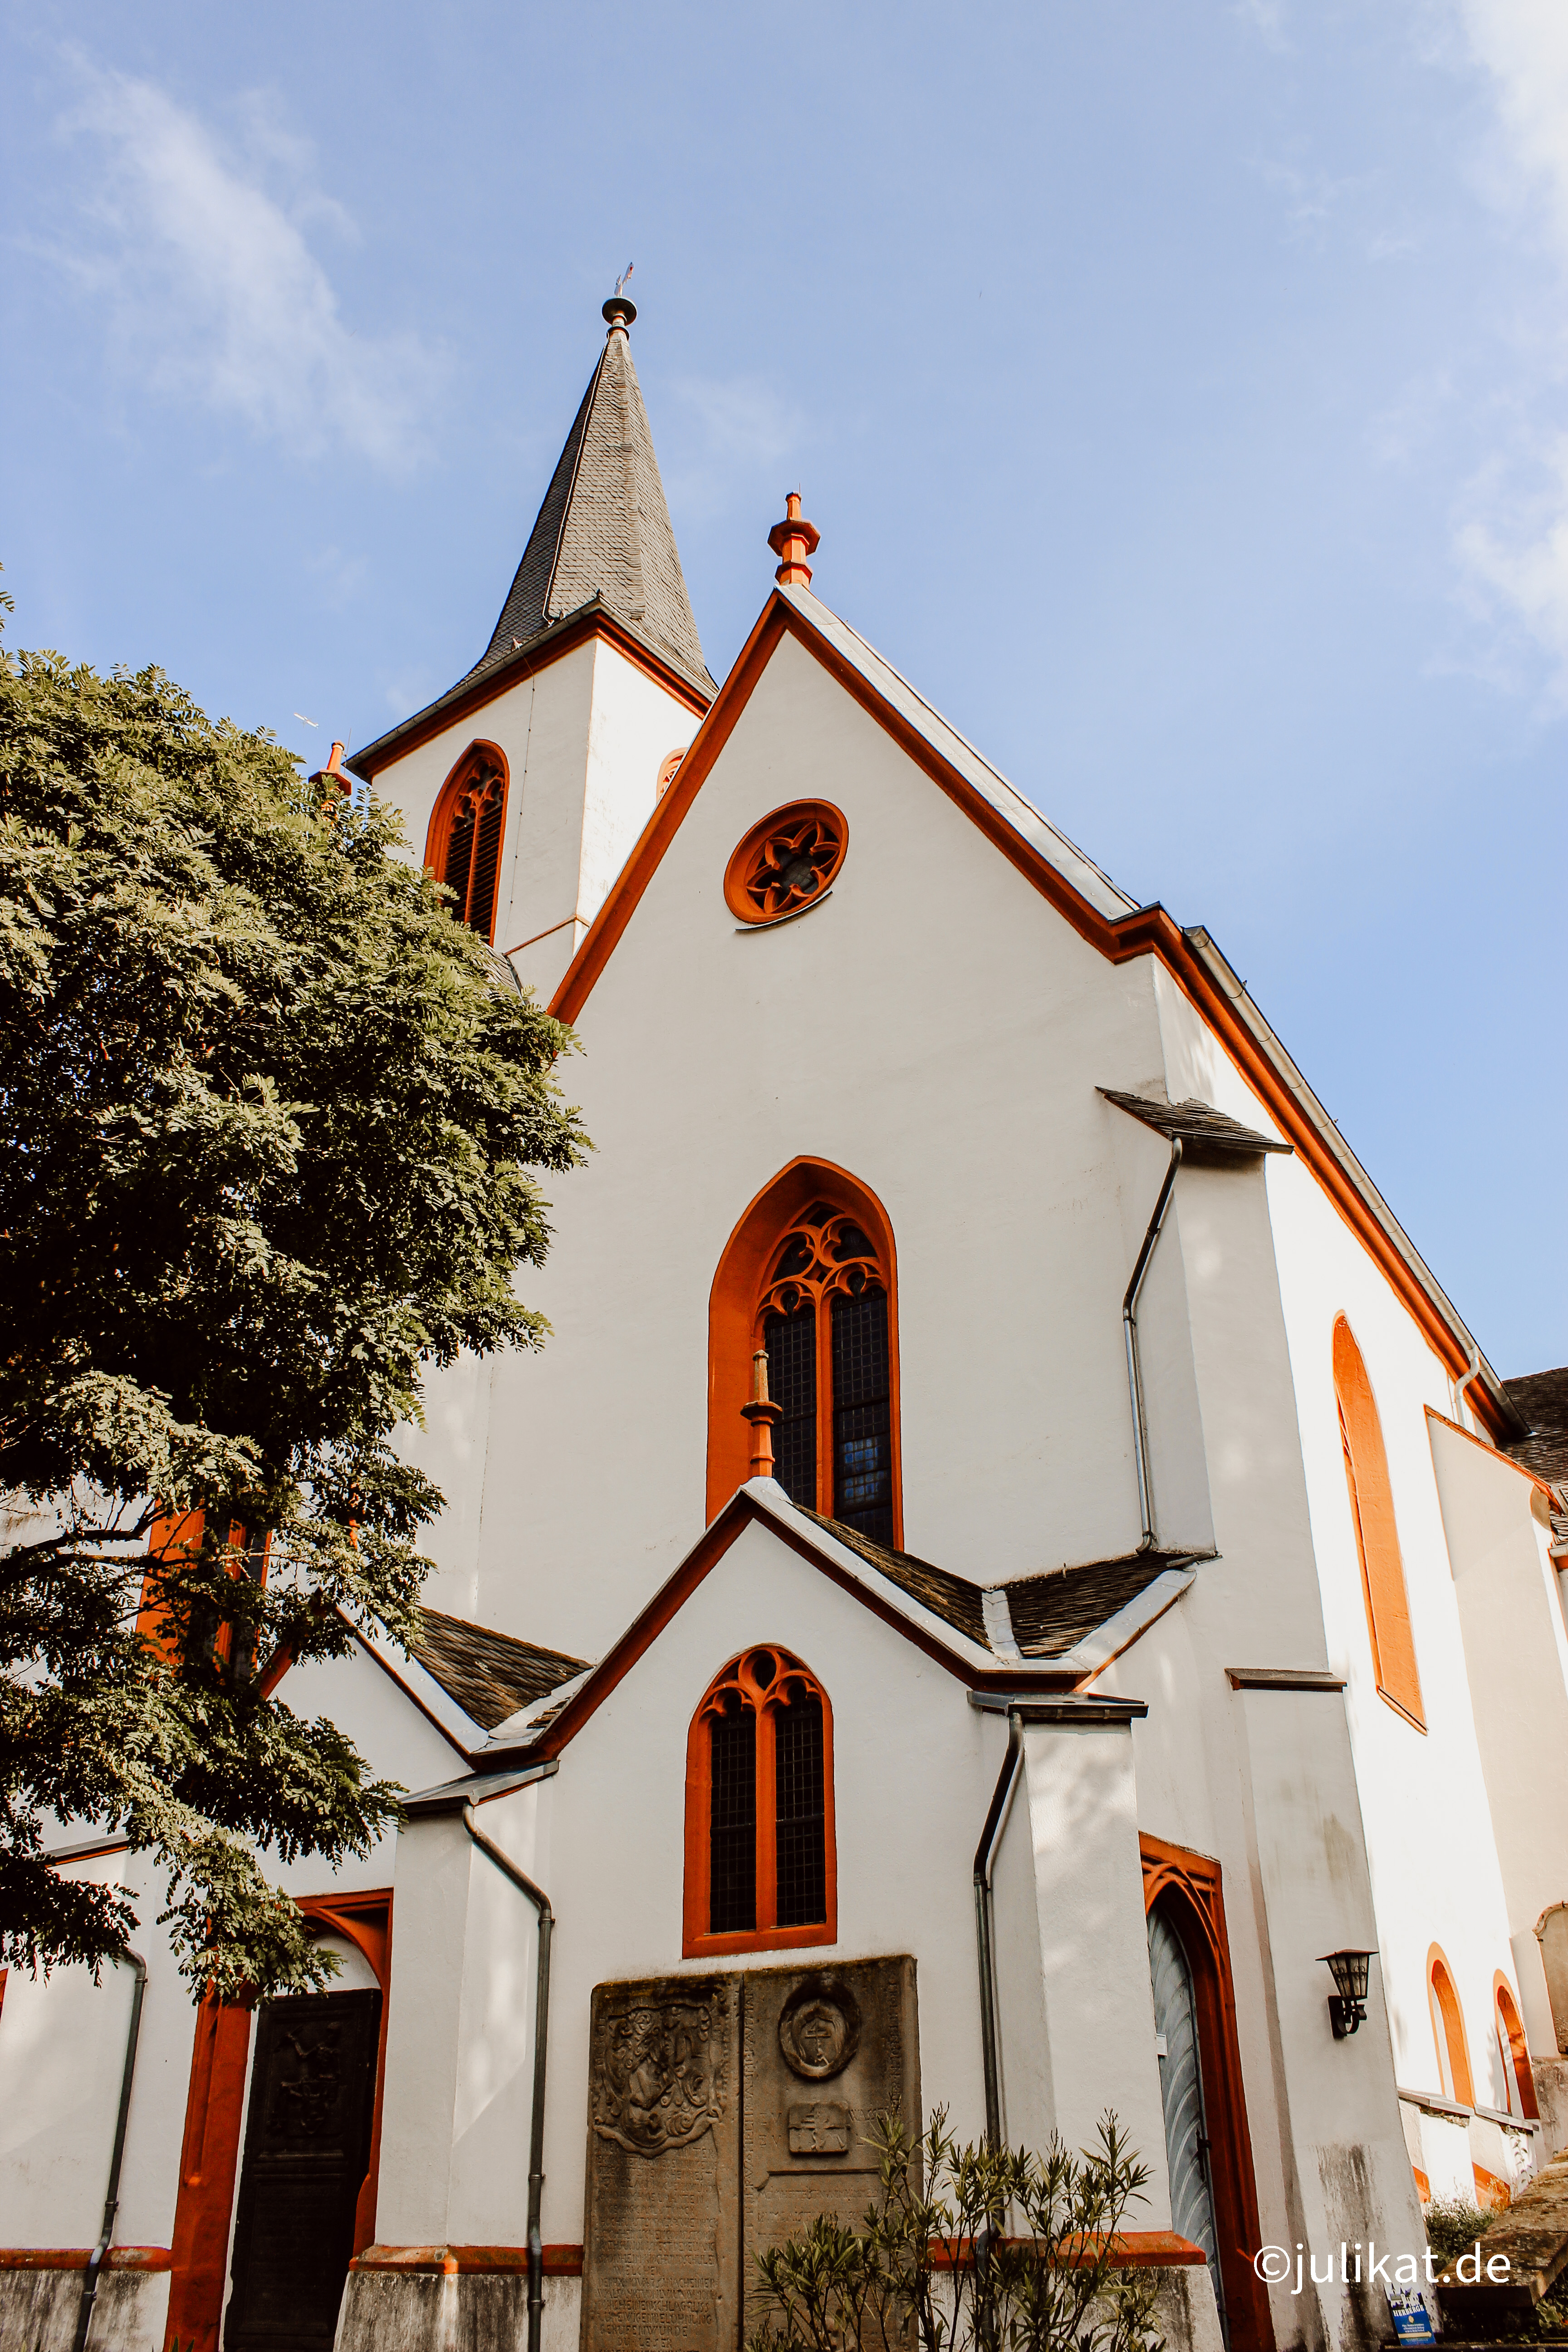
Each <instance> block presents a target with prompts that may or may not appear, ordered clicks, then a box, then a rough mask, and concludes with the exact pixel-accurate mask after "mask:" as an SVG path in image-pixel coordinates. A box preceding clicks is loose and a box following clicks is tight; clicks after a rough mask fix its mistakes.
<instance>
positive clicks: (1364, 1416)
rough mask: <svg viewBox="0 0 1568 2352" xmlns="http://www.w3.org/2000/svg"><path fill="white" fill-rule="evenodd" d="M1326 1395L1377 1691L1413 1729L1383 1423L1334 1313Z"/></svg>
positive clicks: (1414, 1684) (1413, 1700)
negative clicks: (1333, 1415) (1331, 1405)
mask: <svg viewBox="0 0 1568 2352" xmlns="http://www.w3.org/2000/svg"><path fill="white" fill-rule="evenodd" d="M1333 1364H1334V1397H1335V1400H1336V1402H1337V1404H1338V1406H1339V1417H1340V1444H1341V1450H1342V1454H1343V1458H1344V1469H1345V1486H1346V1489H1347V1491H1348V1493H1349V1496H1350V1505H1351V1519H1352V1524H1353V1526H1354V1528H1355V1541H1356V1556H1357V1559H1359V1561H1360V1563H1361V1586H1362V1599H1363V1601H1364V1602H1365V1604H1366V1628H1367V1636H1368V1639H1369V1640H1370V1642H1371V1643H1372V1659H1373V1672H1374V1675H1375V1676H1376V1681H1377V1691H1378V1696H1379V1697H1380V1698H1382V1699H1384V1701H1385V1702H1386V1703H1387V1705H1388V1706H1391V1707H1392V1708H1393V1709H1394V1713H1395V1715H1398V1716H1400V1717H1403V1718H1404V1720H1405V1722H1406V1723H1408V1724H1409V1725H1410V1726H1411V1727H1412V1728H1413V1729H1414V1730H1416V1731H1420V1732H1423V1733H1424V1732H1425V1731H1426V1707H1425V1706H1424V1705H1423V1702H1422V1697H1421V1675H1420V1669H1419V1668H1418V1666H1417V1664H1416V1662H1415V1633H1414V1632H1413V1630H1412V1628H1411V1623H1410V1594H1409V1591H1408V1589H1407V1587H1406V1585H1405V1562H1404V1559H1403V1557H1402V1556H1401V1553H1400V1549H1399V1528H1398V1526H1397V1523H1396V1521H1395V1519H1394V1488H1393V1486H1392V1485H1391V1483H1390V1480H1389V1475H1388V1455H1387V1452H1386V1450H1385V1449H1384V1443H1383V1423H1382V1422H1381V1421H1380V1419H1379V1418H1378V1411H1377V1401H1376V1399H1375V1398H1374V1397H1373V1392H1372V1382H1371V1381H1370V1380H1369V1379H1368V1377H1367V1370H1366V1363H1365V1360H1364V1359H1363V1355H1362V1352H1361V1349H1360V1348H1359V1347H1358V1346H1357V1345H1356V1339H1355V1334H1354V1333H1353V1332H1352V1329H1351V1327H1350V1325H1349V1323H1348V1322H1347V1320H1346V1319H1345V1318H1344V1317H1343V1316H1342V1315H1341V1316H1340V1317H1338V1318H1337V1319H1336V1320H1335V1323H1334V1339H1333Z"/></svg>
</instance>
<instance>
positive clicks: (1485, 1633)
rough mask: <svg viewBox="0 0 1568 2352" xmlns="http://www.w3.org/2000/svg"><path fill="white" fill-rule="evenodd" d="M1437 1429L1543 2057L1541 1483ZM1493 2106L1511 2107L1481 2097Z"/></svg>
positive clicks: (1470, 1658) (1436, 1459) (1559, 1742)
mask: <svg viewBox="0 0 1568 2352" xmlns="http://www.w3.org/2000/svg"><path fill="white" fill-rule="evenodd" d="M1427 1429H1428V1433H1429V1435H1430V1439H1431V1445H1432V1462H1433V1468H1434V1470H1435V1472H1436V1480H1437V1493H1438V1498H1439V1501H1440V1504H1441V1507H1442V1513H1443V1527H1444V1531H1445V1533H1446V1535H1447V1545H1448V1558H1449V1560H1450V1562H1451V1564H1452V1568H1453V1575H1454V1590H1455V1593H1456V1595H1457V1597H1458V1610H1459V1622H1460V1625H1461V1628H1462V1631H1463V1638H1464V1645H1465V1655H1466V1660H1467V1663H1468V1669H1469V1683H1470V1690H1471V1695H1472V1698H1473V1701H1474V1706H1475V1716H1476V1731H1477V1736H1478V1738H1479V1745H1480V1754H1481V1762H1482V1766H1483V1769H1484V1771H1485V1775H1486V1783H1487V1789H1488V1791H1489V1796H1490V1800H1491V1819H1492V1829H1493V1833H1494V1835H1495V1837H1496V1839H1497V1850H1498V1860H1499V1863H1500V1867H1501V1871H1502V1881H1503V1886H1504V1889H1505V1893H1506V1899H1507V1903H1508V1918H1509V1929H1510V1938H1511V1942H1512V1948H1513V1969H1512V1975H1513V1981H1514V1983H1515V1985H1516V1986H1517V1988H1518V1991H1519V1997H1520V2006H1521V2013H1522V2016H1523V2020H1524V2029H1525V2033H1526V2036H1527V2038H1528V2040H1529V2042H1530V2047H1531V2051H1532V2052H1534V2053H1537V2054H1538V2055H1540V2056H1541V2057H1543V2058H1549V2057H1554V2056H1555V2055H1556V2051H1557V2036H1556V2033H1555V2032H1554V2030H1553V2027H1552V2005H1551V2002H1550V2000H1548V1998H1547V1991H1546V1977H1545V1971H1544V1970H1543V1969H1542V1964H1541V1947H1540V1945H1539V1944H1538V1943H1537V1942H1536V1940H1535V1935H1534V1928H1535V1923H1536V1921H1537V1920H1538V1919H1539V1918H1540V1916H1541V1915H1542V1912H1543V1911H1544V1910H1545V1909H1546V1908H1547V1906H1548V1905H1550V1904H1552V1903H1561V1902H1563V1901H1568V1785H1565V1783H1564V1780H1563V1772H1562V1769H1561V1760H1560V1759H1562V1758H1563V1755H1564V1754H1568V1638H1565V1636H1564V1630H1563V1611H1562V1607H1561V1597H1560V1595H1559V1592H1558V1590H1557V1575H1556V1570H1555V1568H1554V1566H1553V1564H1552V1558H1551V1555H1550V1552H1549V1550H1548V1545H1549V1544H1550V1542H1551V1532H1552V1531H1551V1522H1550V1519H1549V1517H1547V1509H1546V1505H1545V1503H1544V1501H1543V1500H1542V1496H1541V1494H1540V1490H1539V1489H1538V1488H1537V1486H1536V1485H1535V1482H1534V1480H1533V1479H1531V1477H1530V1476H1529V1475H1528V1474H1527V1473H1526V1472H1524V1471H1522V1470H1521V1469H1520V1467H1519V1466H1518V1465H1517V1464H1516V1463H1513V1462H1510V1461H1509V1460H1508V1459H1507V1457H1506V1456H1504V1455H1502V1454H1496V1453H1494V1452H1493V1451H1492V1450H1491V1449H1490V1448H1489V1447H1488V1446H1486V1445H1483V1444H1479V1442H1478V1441H1477V1440H1476V1439H1474V1438H1472V1437H1469V1436H1467V1435H1466V1434H1465V1433H1464V1432H1462V1431H1461V1430H1458V1429H1455V1428H1453V1427H1452V1426H1450V1424H1449V1423H1447V1422H1445V1421H1442V1420H1440V1419H1438V1418H1437V1417H1436V1416H1435V1415H1429V1416H1428V1419H1427ZM1480 2095H1481V2098H1482V2100H1483V2104H1485V2105H1493V2106H1498V2107H1506V2106H1507V2105H1508V2104H1509V2102H1508V2098H1507V2095H1506V2089H1505V2090H1504V2095H1502V2096H1501V2097H1489V2096H1488V2095H1487V2094H1486V2093H1485V2092H1482V2093H1481V2094H1480Z"/></svg>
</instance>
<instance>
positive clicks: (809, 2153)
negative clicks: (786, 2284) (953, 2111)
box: [741, 1957, 921, 2340]
mask: <svg viewBox="0 0 1568 2352" xmlns="http://www.w3.org/2000/svg"><path fill="white" fill-rule="evenodd" d="M888 2107H897V2108H899V2109H900V2112H901V2114H902V2115H903V2116H904V2118H905V2120H906V2121H907V2123H908V2124H909V2126H910V2129H911V2130H913V2131H918V2130H919V2129H920V2126H921V2078H920V2031H919V2019H918V2014H917V2011H916V2007H915V1964H914V1961H913V1960H912V1959H910V1958H907V1957H901V1958H893V1959H882V1960H847V1961H845V1962H843V1963H842V1964H840V1965H838V1966H836V1967H835V1966H828V1967H816V1968H805V1969H749V1970H748V1971H747V1973H746V1977H745V1980H744V1990H743V1993H742V2097H741V2118H742V2121H741V2137H742V2219H743V2223H744V2231H745V2273H744V2283H743V2292H744V2298H745V2312H744V2334H745V2335H746V2336H749V2335H750V2334H751V2332H752V2329H753V2328H754V2327H756V2326H759V2325H760V2323H761V2320H762V2317H763V2302H762V2298H761V2296H760V2294H759V2293H758V2289H757V2276H756V2257H757V2255H758V2254H759V2253H760V2252H762V2251H763V2249H764V2248H765V2247H768V2246H772V2245H776V2244H777V2243H778V2242H779V2241H780V2240H781V2239H784V2238H789V2237H798V2236H799V2235H800V2234H801V2233H802V2232H803V2231H805V2230H807V2229H809V2228H810V2226H811V2224H812V2222H813V2221H816V2217H817V2215H818V2214H819V2213H830V2214H831V2215H832V2216H833V2218H834V2220H835V2221H839V2222H842V2223H845V2224H850V2223H853V2222H857V2221H859V2220H860V2218H861V2216H862V2214H863V2213H864V2212H865V2210H866V2208H867V2207H868V2205H870V2204H872V2203H874V2202H875V2200H876V2198H877V2195H878V2192H879V2178H878V2172H877V2158H876V2156H875V2153H874V2151H873V2150H872V2149H871V2148H870V2147H868V2146H867V2145H866V2142H867V2141H868V2138H869V2137H870V2132H871V2126H872V2125H873V2123H874V2121H875V2119H876V2117H877V2116H878V2115H879V2114H880V2113H881V2112H882V2111H883V2110H884V2109H885V2108H888ZM742 2340H743V2338H742Z"/></svg>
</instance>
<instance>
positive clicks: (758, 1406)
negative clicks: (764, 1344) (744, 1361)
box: [741, 1348, 784, 1478]
mask: <svg viewBox="0 0 1568 2352" xmlns="http://www.w3.org/2000/svg"><path fill="white" fill-rule="evenodd" d="M741 1412H742V1415H743V1416H744V1418H745V1419H746V1420H747V1421H749V1422H750V1423H751V1424H752V1477H753V1478H771V1477H772V1476H773V1423H774V1422H775V1421H777V1420H778V1419H779V1418H780V1416H781V1415H782V1413H783V1412H784V1407H783V1405H782V1404H774V1403H773V1400H772V1399H771V1398H770V1397H769V1395H768V1351H767V1349H765V1348H759V1349H757V1352H756V1354H755V1355H754V1356H753V1357H752V1401H751V1402H750V1404H743V1405H742V1407H741Z"/></svg>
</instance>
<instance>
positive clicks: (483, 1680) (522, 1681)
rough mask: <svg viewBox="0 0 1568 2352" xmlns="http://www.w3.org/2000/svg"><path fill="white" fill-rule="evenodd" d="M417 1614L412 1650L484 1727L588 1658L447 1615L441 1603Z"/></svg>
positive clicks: (540, 1695)
mask: <svg viewBox="0 0 1568 2352" xmlns="http://www.w3.org/2000/svg"><path fill="white" fill-rule="evenodd" d="M419 1615H420V1620H421V1623H422V1627H423V1632H422V1637H421V1639H420V1640H419V1641H417V1642H415V1643H412V1644H411V1649H412V1654H413V1655H414V1656H415V1657H416V1658H417V1659H418V1661H419V1663H420V1664H421V1665H422V1666H423V1667H424V1668H425V1671H426V1674H429V1675H434V1676H435V1678H436V1680H437V1682H438V1683H439V1684H440V1685H441V1687H442V1689H443V1690H444V1691H445V1692H446V1693H447V1696H448V1697H449V1698H453V1699H456V1701H457V1703H458V1706H460V1707H461V1708H462V1710H463V1712H464V1714H465V1715H467V1716H471V1717H472V1718H473V1720H474V1721H475V1722H476V1723H477V1724H479V1726H480V1727H481V1728H482V1729H484V1730H486V1731H493V1730H494V1729H495V1727H496V1725H497V1724H498V1723H504V1722H505V1721H506V1718H507V1717H508V1716H509V1715H515V1714H516V1713H517V1711H518V1709H519V1707H522V1706H532V1705H533V1702H534V1701H535V1699H541V1698H543V1697H544V1696H545V1695H546V1693H547V1692H549V1691H552V1690H555V1689H556V1688H558V1687H559V1685H561V1684H562V1683H565V1682H570V1681H571V1679H572V1677H573V1675H580V1674H581V1673H582V1672H583V1671H584V1667H585V1666H586V1665H587V1664H588V1661H587V1659H586V1658H569V1657H567V1656H566V1655H565V1654H564V1653H563V1652H562V1651H560V1650H541V1649H538V1648H536V1647H535V1645H534V1644H533V1643H531V1642H519V1641H516V1640H514V1638H513V1637H512V1635H511V1634H510V1633H492V1632H491V1631H490V1629H489V1626H488V1625H470V1624H469V1622H468V1619H467V1618H466V1617H448V1616H447V1615H446V1614H445V1613H444V1612H442V1611H441V1610H439V1609H422V1610H421V1611H420V1612H419Z"/></svg>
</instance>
